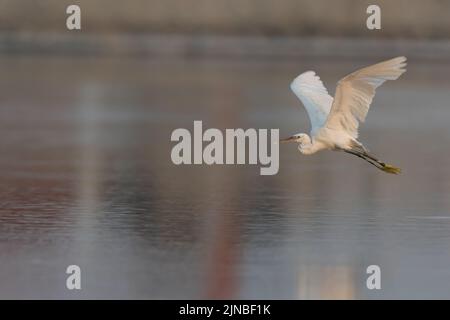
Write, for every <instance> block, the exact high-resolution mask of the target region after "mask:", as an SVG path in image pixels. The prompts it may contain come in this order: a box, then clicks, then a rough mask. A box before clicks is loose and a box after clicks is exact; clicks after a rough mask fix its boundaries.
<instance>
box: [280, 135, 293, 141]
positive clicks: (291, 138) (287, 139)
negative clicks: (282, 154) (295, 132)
mask: <svg viewBox="0 0 450 320" xmlns="http://www.w3.org/2000/svg"><path fill="white" fill-rule="evenodd" d="M294 140H295V137H294V136H292V137H289V138H285V139H280V142H291V141H294Z"/></svg>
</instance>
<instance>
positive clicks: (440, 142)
mask: <svg viewBox="0 0 450 320" xmlns="http://www.w3.org/2000/svg"><path fill="white" fill-rule="evenodd" d="M370 62H373V61H370ZM367 63H368V62H367V61H360V62H345V61H344V62H338V63H336V64H330V63H325V62H323V61H315V60H311V61H300V62H298V63H294V62H286V63H283V62H279V63H268V62H262V61H260V62H249V61H242V62H223V61H195V60H192V61H178V62H177V61H170V62H161V61H151V60H101V59H92V60H91V59H81V58H80V59H74V60H69V59H60V60H58V59H57V60H55V59H53V60H50V59H45V58H40V59H31V58H6V57H3V58H2V59H0V65H1V70H2V73H1V75H0V84H1V87H2V94H1V95H0V131H1V135H0V150H1V155H2V156H1V157H0V173H1V177H2V182H1V184H0V192H1V195H2V197H1V198H2V202H1V208H0V260H1V264H0V283H1V287H0V298H56V297H61V298H80V297H83V298H157V299H160V298H288V299H298V298H301V299H304V298H306V299H307V298H337V299H345V298H357V299H358V298H394V297H397V298H398V297H402V298H417V297H422V298H431V297H439V298H444V297H446V298H450V289H449V284H450V246H449V245H448V244H449V240H450V200H449V198H448V194H449V191H450V172H449V170H448V168H449V156H450V153H449V151H448V150H447V148H446V146H448V145H449V143H450V126H449V125H448V123H449V120H450V107H449V105H448V104H449V101H450V91H449V90H448V88H449V84H450V83H449V80H448V78H447V77H448V74H449V71H450V65H446V64H444V65H442V64H440V65H439V66H438V65H432V64H428V65H426V64H421V63H420V62H414V61H410V65H409V69H408V72H407V73H406V74H405V75H404V76H403V77H402V78H401V80H399V81H396V82H390V83H387V84H385V85H384V86H383V87H382V88H381V89H380V90H379V94H378V95H377V97H376V99H375V103H374V106H373V109H371V111H370V113H369V116H368V123H367V124H365V125H364V126H363V130H362V134H361V135H362V137H361V139H362V140H363V141H365V143H366V144H367V145H368V147H369V148H370V149H371V150H372V151H373V152H374V153H375V154H378V155H379V156H380V157H381V158H382V159H384V160H386V161H389V162H392V163H394V164H398V165H400V166H401V167H402V168H403V171H404V174H402V175H400V176H391V175H386V174H383V173H382V172H379V171H377V170H376V169H374V168H372V167H370V166H369V165H367V164H366V163H364V162H363V161H361V160H360V159H358V158H353V157H351V156H349V155H345V154H339V153H326V152H325V153H322V154H318V155H314V156H311V157H305V156H303V157H302V156H301V155H300V154H299V152H298V151H297V150H296V148H295V146H294V145H290V146H289V145H283V146H282V147H281V150H280V172H279V174H278V175H275V176H260V175H259V169H258V167H257V166H212V167H211V166H210V167H208V166H206V165H205V166H175V165H173V164H172V163H171V161H170V150H171V147H172V143H171V142H170V134H171V132H172V130H173V129H175V128H179V127H184V128H188V129H191V128H192V124H193V121H194V120H203V122H204V125H205V127H215V128H220V129H224V128H238V127H244V128H249V127H252V128H280V129H281V133H280V134H281V135H282V136H284V135H288V134H292V133H296V132H299V131H308V130H309V129H308V128H309V127H308V126H309V124H308V120H307V116H306V113H305V111H304V110H302V109H301V107H300V104H299V102H298V101H297V100H296V98H295V96H294V95H293V94H292V93H291V92H290V91H289V89H288V84H289V82H290V81H291V79H292V78H293V77H294V76H295V75H297V74H298V73H299V72H301V71H303V70H306V69H311V68H313V69H315V70H316V71H317V72H318V73H319V74H320V75H322V79H323V80H324V81H325V83H326V85H327V86H328V87H329V88H330V91H331V92H332V91H333V90H334V87H333V86H334V84H335V82H336V80H338V78H339V77H340V76H343V75H344V74H345V73H347V72H349V71H351V70H353V69H355V68H356V67H357V66H361V65H365V64H367ZM296 106H297V108H296ZM69 264H78V265H79V266H80V267H81V269H82V288H83V289H82V290H81V291H80V292H69V291H67V290H66V289H65V277H66V274H65V268H66V267H67V266H68V265H69ZM371 264H377V265H379V266H380V267H381V273H382V290H381V291H377V292H374V291H369V290H367V289H366V287H365V284H366V277H367V275H366V268H367V266H368V265H371Z"/></svg>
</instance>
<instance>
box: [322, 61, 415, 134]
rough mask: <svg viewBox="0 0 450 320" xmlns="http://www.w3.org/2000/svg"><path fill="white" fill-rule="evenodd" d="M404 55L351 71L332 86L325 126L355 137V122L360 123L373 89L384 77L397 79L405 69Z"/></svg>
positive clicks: (356, 132)
mask: <svg viewBox="0 0 450 320" xmlns="http://www.w3.org/2000/svg"><path fill="white" fill-rule="evenodd" d="M405 66H406V58H405V57H397V58H394V59H391V60H387V61H384V62H380V63H377V64H374V65H372V66H369V67H366V68H363V69H360V70H358V71H355V72H353V73H351V74H349V75H348V76H346V77H344V78H342V79H341V80H340V81H339V82H338V85H337V87H336V94H335V96H334V102H333V105H332V107H331V111H330V114H329V116H328V119H327V122H326V126H327V127H328V128H332V129H337V130H345V131H346V132H347V133H349V134H350V135H351V136H352V137H353V138H355V139H356V138H357V137H358V126H359V122H364V119H365V118H366V115H367V112H368V111H369V107H370V103H371V102H372V99H373V97H374V95H375V89H376V88H378V87H379V86H380V85H381V84H382V83H383V82H385V81H386V80H395V79H397V78H398V77H399V76H400V75H401V74H402V73H403V72H405V71H406V69H403V68H404V67H405Z"/></svg>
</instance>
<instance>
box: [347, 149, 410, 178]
mask: <svg viewBox="0 0 450 320" xmlns="http://www.w3.org/2000/svg"><path fill="white" fill-rule="evenodd" d="M344 151H345V152H347V153H350V154H353V155H355V156H357V157H360V158H361V159H364V160H366V161H367V162H369V163H370V164H371V165H373V166H375V167H377V168H378V169H380V170H382V171H384V172H387V173H391V174H399V173H401V172H402V170H401V169H400V168H397V167H394V166H393V165H390V164H387V163H384V162H382V161H380V160H378V159H377V158H375V157H374V156H373V155H371V154H369V153H368V152H367V150H366V149H365V148H364V147H363V146H362V145H357V146H356V145H355V146H354V147H352V148H351V149H347V150H344Z"/></svg>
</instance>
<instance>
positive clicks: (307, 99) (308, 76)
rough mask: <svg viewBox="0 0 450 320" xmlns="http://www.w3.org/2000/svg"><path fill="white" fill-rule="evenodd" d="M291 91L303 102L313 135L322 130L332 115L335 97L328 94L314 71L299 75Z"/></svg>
mask: <svg viewBox="0 0 450 320" xmlns="http://www.w3.org/2000/svg"><path fill="white" fill-rule="evenodd" d="M291 89H292V91H294V93H295V95H296V96H297V97H298V98H299V99H300V100H301V101H302V103H303V105H304V106H305V108H306V111H307V112H308V116H309V120H310V121H311V135H314V133H315V131H316V130H317V129H320V128H321V127H322V126H323V125H324V124H325V121H326V120H327V117H328V114H329V113H330V109H331V104H332V103H333V97H332V96H330V95H329V94H328V91H327V89H326V88H325V86H324V85H323V83H322V81H321V80H320V78H319V77H318V76H317V75H316V73H315V72H314V71H307V72H304V73H302V74H301V75H299V76H298V77H297V78H295V79H294V81H292V83H291Z"/></svg>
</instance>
